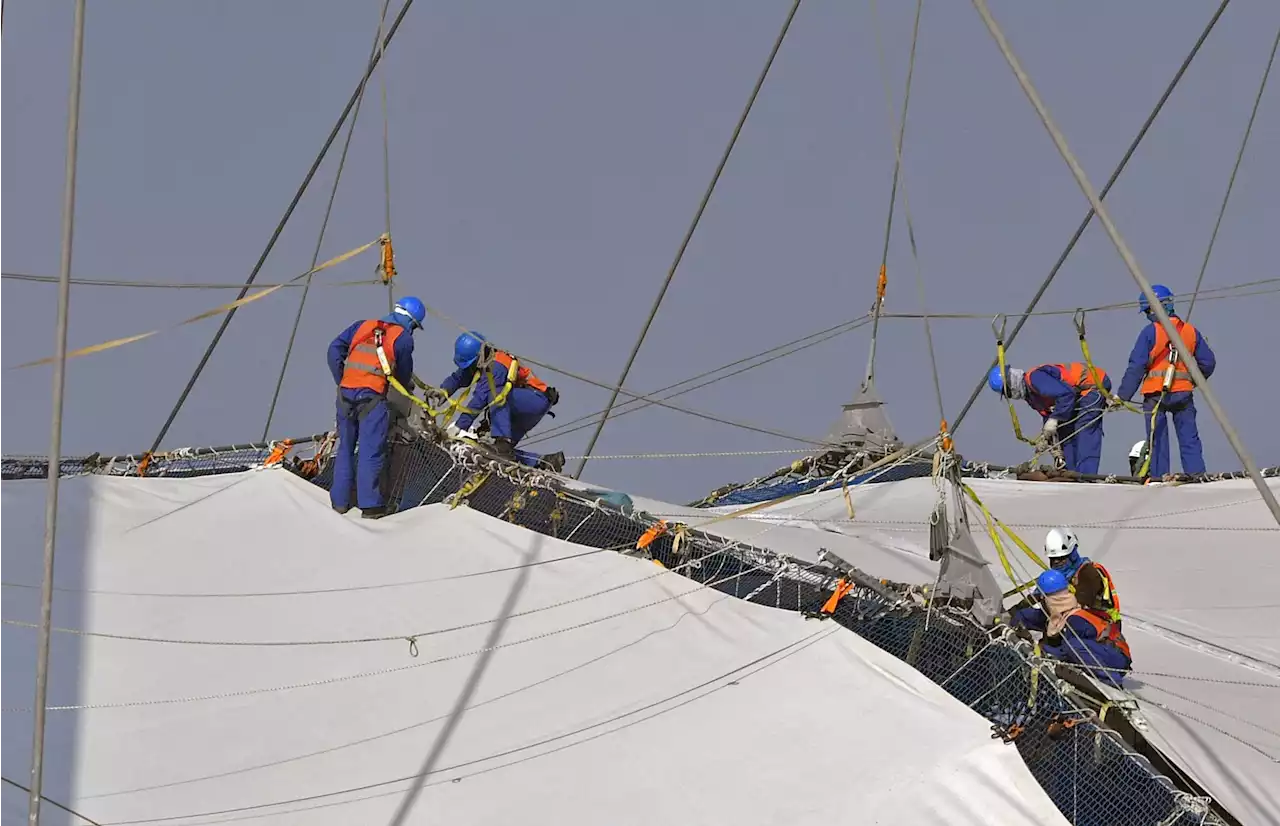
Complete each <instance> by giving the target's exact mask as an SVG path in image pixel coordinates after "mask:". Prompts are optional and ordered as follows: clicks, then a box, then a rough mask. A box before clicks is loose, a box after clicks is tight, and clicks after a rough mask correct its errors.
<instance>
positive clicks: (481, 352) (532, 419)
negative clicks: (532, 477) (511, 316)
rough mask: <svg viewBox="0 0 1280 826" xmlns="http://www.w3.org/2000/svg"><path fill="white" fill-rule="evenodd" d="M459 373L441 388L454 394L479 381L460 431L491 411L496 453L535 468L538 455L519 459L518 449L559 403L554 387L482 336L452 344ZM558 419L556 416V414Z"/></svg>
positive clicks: (464, 336) (460, 338)
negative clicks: (524, 439)
mask: <svg viewBox="0 0 1280 826" xmlns="http://www.w3.org/2000/svg"><path fill="white" fill-rule="evenodd" d="M453 364H454V367H456V368H457V369H456V370H454V371H453V373H451V374H450V375H449V377H448V378H446V379H445V380H444V381H443V382H441V384H440V389H441V390H443V391H444V392H445V393H447V394H449V395H450V396H452V395H453V394H454V393H456V392H457V391H458V389H459V388H462V387H467V386H469V385H472V384H473V383H474V389H473V390H472V392H471V398H470V399H468V400H467V402H466V405H467V407H468V408H470V410H471V411H473V412H470V413H463V414H462V415H461V416H459V417H458V420H457V423H456V424H457V427H458V429H460V430H470V429H471V426H472V425H473V424H474V423H475V421H476V418H477V416H479V415H480V413H482V412H485V411H486V410H487V411H488V414H489V432H490V433H491V434H492V435H493V446H494V450H495V451H496V452H497V453H498V455H499V456H501V457H502V458H504V459H507V460H509V461H518V462H521V463H523V464H528V465H530V466H536V465H537V462H538V457H536V456H534V455H533V454H523V455H518V454H517V452H516V449H515V447H516V445H518V444H520V440H521V439H523V438H524V437H525V434H527V433H528V432H529V431H530V430H533V429H534V428H535V427H537V425H538V422H540V421H542V417H543V416H545V415H547V412H548V411H550V410H551V408H552V407H554V406H555V404H556V402H558V401H560V393H559V392H558V391H557V390H556V389H555V388H554V387H548V386H547V383H546V382H544V381H542V380H541V379H539V378H538V377H537V376H536V375H534V373H533V371H532V370H530V369H529V368H528V367H525V366H523V365H522V364H520V362H519V359H517V358H515V357H514V356H512V355H511V354H510V353H508V352H505V351H503V350H499V349H497V348H496V347H494V346H493V345H491V344H489V343H488V342H487V341H486V340H485V337H484V335H483V334H481V333H477V332H474V331H472V332H466V333H463V334H462V335H460V336H458V339H457V341H455V342H454V345H453ZM552 415H554V414H552Z"/></svg>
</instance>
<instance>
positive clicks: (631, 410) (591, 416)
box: [530, 316, 870, 447]
mask: <svg viewBox="0 0 1280 826" xmlns="http://www.w3.org/2000/svg"><path fill="white" fill-rule="evenodd" d="M869 320H870V319H869V318H867V317H865V316H864V317H863V318H862V319H861V320H859V321H858V323H857V324H856V325H854V326H852V327H846V328H845V329H840V330H837V331H836V332H834V333H828V334H827V335H825V336H823V337H822V338H819V339H816V340H814V341H810V342H808V343H806V344H801V345H799V346H798V347H796V348H794V349H792V350H787V351H785V352H780V353H777V354H775V355H772V356H770V357H769V358H766V359H764V360H763V361H759V362H756V363H755V364H748V365H747V366H745V367H739V368H738V369H737V370H734V371H733V372H731V373H725V374H724V375H720V376H716V377H715V378H712V379H707V380H706V381H704V382H700V383H698V384H695V385H692V386H690V387H686V388H684V389H683V390H679V391H677V392H675V393H671V394H670V395H666V396H663V397H662V398H661V399H660V400H654V401H648V400H643V401H642V400H641V399H639V398H636V399H632V400H631V401H629V402H626V403H625V404H635V405H636V406H635V407H631V408H628V409H626V410H622V411H620V412H618V413H617V414H615V415H614V417H613V418H615V419H617V418H619V417H620V416H625V415H627V414H628V413H636V412H638V411H640V410H643V409H645V408H646V407H650V406H652V405H654V404H661V403H662V402H665V401H669V400H670V399H674V398H676V397H678V396H683V395H684V394H685V393H692V392H693V391H694V390H700V389H702V388H703V387H706V386H708V385H711V384H715V383H716V382H719V381H723V380H724V379H728V378H732V377H734V376H737V375H740V374H742V373H745V372H747V371H748V370H754V369H756V368H757V367H763V366H764V365H766V364H769V363H770V362H774V361H777V360H778V359H782V358H786V357H787V356H790V355H794V354H796V353H798V352H800V351H801V350H807V349H809V348H810V347H816V346H817V345H819V344H823V343H825V342H827V341H830V340H831V339H833V338H835V337H837V336H841V335H844V334H845V333H848V332H851V331H853V330H856V329H858V328H859V327H862V326H865V325H866V324H867V323H868V321H869ZM739 361H745V359H740V360H739ZM720 369H724V368H720ZM710 372H711V373H714V372H717V371H715V370H713V371H710ZM702 375H704V376H705V375H709V373H703V374H702ZM695 378H696V377H695ZM693 380H694V379H693V378H690V379H685V381H683V382H677V383H676V384H673V385H669V386H668V387H667V388H663V389H660V390H655V391H653V393H651V394H650V395H651V396H652V395H653V394H656V393H661V392H663V391H664V390H667V389H670V388H671V387H679V386H680V385H681V384H685V383H687V382H690V381H693ZM603 412H604V411H600V412H598V413H592V414H589V415H586V416H582V417H581V418H579V419H575V420H574V422H579V421H584V420H587V419H594V418H595V417H596V416H598V415H600V413H603ZM574 422H569V423H567V424H566V425H565V426H564V427H565V429H564V430H558V431H556V432H554V433H550V432H549V433H545V434H543V435H541V436H539V437H538V438H536V439H533V440H531V441H530V444H537V443H538V442H540V441H543V440H545V439H548V438H551V437H553V436H567V435H568V434H570V433H576V432H577V431H579V430H583V429H584V428H588V427H590V426H591V422H589V421H588V422H585V423H584V424H578V425H577V426H575V427H569V425H570V424H574ZM810 444H816V443H810ZM821 446H822V447H831V446H832V445H826V444H823V445H821Z"/></svg>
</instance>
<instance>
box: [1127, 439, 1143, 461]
mask: <svg viewBox="0 0 1280 826" xmlns="http://www.w3.org/2000/svg"><path fill="white" fill-rule="evenodd" d="M1146 452H1147V440H1146V439H1142V440H1141V441H1139V442H1138V443H1137V444H1135V445H1134V446H1133V449H1132V450H1130V451H1129V458H1130V459H1137V458H1138V457H1139V456H1141V455H1142V454H1144V453H1146Z"/></svg>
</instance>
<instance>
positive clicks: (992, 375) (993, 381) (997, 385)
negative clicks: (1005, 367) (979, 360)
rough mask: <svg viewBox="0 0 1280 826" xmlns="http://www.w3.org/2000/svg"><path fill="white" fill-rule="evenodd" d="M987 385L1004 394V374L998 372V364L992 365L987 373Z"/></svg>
mask: <svg viewBox="0 0 1280 826" xmlns="http://www.w3.org/2000/svg"><path fill="white" fill-rule="evenodd" d="M987 387H990V388H991V389H992V390H994V391H995V392H997V393H1000V394H1001V395H1003V394H1004V374H1002V373H1001V372H1000V365H996V366H995V367H992V368H991V372H989V373H987Z"/></svg>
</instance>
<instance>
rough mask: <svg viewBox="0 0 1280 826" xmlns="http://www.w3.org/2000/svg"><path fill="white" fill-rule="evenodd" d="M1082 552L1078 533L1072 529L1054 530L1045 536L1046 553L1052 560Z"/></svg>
mask: <svg viewBox="0 0 1280 826" xmlns="http://www.w3.org/2000/svg"><path fill="white" fill-rule="evenodd" d="M1078 550H1080V542H1079V541H1078V540H1077V539H1076V532H1075V531H1073V530H1071V529H1070V528H1053V529H1051V530H1050V531H1049V532H1048V533H1047V534H1045V535H1044V552H1045V553H1046V554H1048V555H1049V558H1050V559H1058V558H1060V557H1064V556H1071V554H1073V553H1075V552H1076V551H1078Z"/></svg>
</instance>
